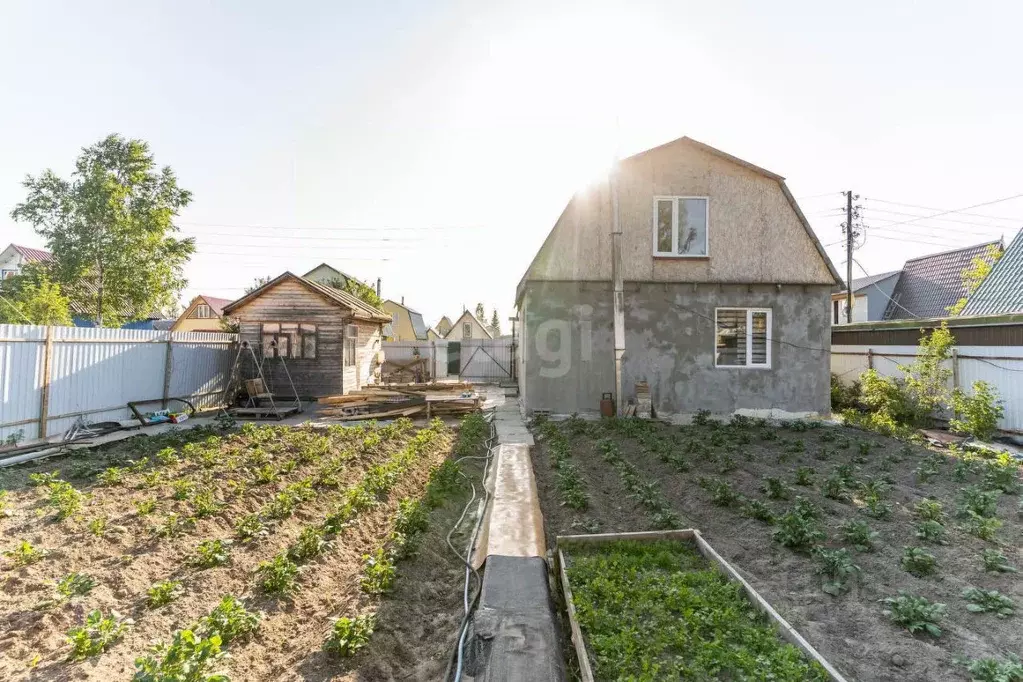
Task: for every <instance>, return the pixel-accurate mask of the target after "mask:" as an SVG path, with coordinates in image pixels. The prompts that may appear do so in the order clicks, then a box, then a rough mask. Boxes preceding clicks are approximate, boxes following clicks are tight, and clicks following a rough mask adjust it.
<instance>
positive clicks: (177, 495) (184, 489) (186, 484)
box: [171, 478, 195, 500]
mask: <svg viewBox="0 0 1023 682" xmlns="http://www.w3.org/2000/svg"><path fill="white" fill-rule="evenodd" d="M194 490H195V483H194V482H192V481H190V480H188V479H187V478H178V479H175V480H173V481H171V497H173V498H174V499H175V500H187V499H188V498H189V496H190V495H191V494H192V491H194Z"/></svg>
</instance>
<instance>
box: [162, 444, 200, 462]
mask: <svg viewBox="0 0 1023 682" xmlns="http://www.w3.org/2000/svg"><path fill="white" fill-rule="evenodd" d="M185 447H186V448H188V451H189V452H192V451H193V449H194V444H193V443H189V444H188V445H187V446H185ZM156 461H157V462H159V463H160V464H163V465H164V466H170V465H171V464H176V463H177V461H178V453H177V451H176V450H175V449H174V448H163V449H162V450H160V451H159V452H157V453H156Z"/></svg>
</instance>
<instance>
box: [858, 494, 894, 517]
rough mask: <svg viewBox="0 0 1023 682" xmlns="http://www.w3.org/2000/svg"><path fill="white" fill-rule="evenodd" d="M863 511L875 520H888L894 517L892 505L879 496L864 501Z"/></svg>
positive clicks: (872, 496)
mask: <svg viewBox="0 0 1023 682" xmlns="http://www.w3.org/2000/svg"><path fill="white" fill-rule="evenodd" d="M863 511H864V513H866V514H867V515H868V516H872V517H874V518H875V519H888V518H891V515H892V505H890V504H889V503H887V502H885V501H884V500H882V499H881V498H880V497H878V496H877V495H871V496H869V497H867V498H866V499H865V500H864V501H863Z"/></svg>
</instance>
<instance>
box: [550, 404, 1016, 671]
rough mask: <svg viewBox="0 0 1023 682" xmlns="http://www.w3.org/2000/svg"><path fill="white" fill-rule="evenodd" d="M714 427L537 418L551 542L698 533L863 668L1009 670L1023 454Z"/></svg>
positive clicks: (846, 433) (853, 435)
mask: <svg viewBox="0 0 1023 682" xmlns="http://www.w3.org/2000/svg"><path fill="white" fill-rule="evenodd" d="M700 421H701V422H702V423H698V424H694V425H691V426H683V427H680V426H671V425H667V424H662V423H658V422H652V421H642V420H636V419H624V420H606V421H602V422H587V421H583V420H579V419H570V420H567V421H565V422H560V423H541V424H538V425H537V428H535V429H534V432H535V434H536V437H537V442H538V445H537V448H536V450H535V451H534V457H533V465H534V469H535V471H536V476H537V486H538V491H539V495H540V503H541V507H542V510H543V513H544V518H545V522H546V532H547V536H548V543H549V544H551V543H552V542H553V541H554V539H555V538H556V536H558V535H568V534H582V533H615V532H630V531H645V530H657V529H673V528H690V527H691V528H696V529H699V530H700V532H701V533H702V535H703V537H704V538H705V539H706V540H707V541H708V542H709V543H710V544H711V545H712V546H713V547H714V548H715V550H717V552H718V553H719V554H720V555H721V556H722V557H723V558H724V559H725V560H726V561H728V562H729V563H730V564H731V565H732V566H733V567H734V568H735V569H736V570H737V571H738V572H739V573H740V574H741V575H742V577H743V578H744V579H745V580H746V581H747V582H749V583H750V584H751V585H752V586H753V587H754V588H755V590H756V591H757V592H758V593H759V594H760V595H761V596H763V597H764V599H766V600H767V601H768V602H769V603H770V604H771V605H772V606H773V607H774V608H775V609H776V610H777V611H778V612H779V613H780V614H781V615H782V616H783V617H784V618H785V620H787V621H788V622H789V623H791V624H792V626H793V627H795V628H796V629H797V630H798V631H799V632H800V633H801V634H802V635H803V636H804V637H805V638H806V640H807V641H808V642H809V643H810V644H811V645H812V646H813V647H814V648H815V649H816V650H817V651H818V652H820V654H821V655H822V656H823V657H824V658H825V659H826V660H827V661H829V662H830V663H831V664H832V665H834V666H835V668H836V669H837V670H838V671H839V672H840V673H841V674H842V675H844V676H845V677H846V678H848V679H860V680H899V681H909V680H920V681H923V680H968V679H971V673H970V672H969V669H968V664H969V661H974V668H973V669H974V670H975V671H978V670H980V667H979V666H980V665H981V664H979V663H976V662H977V661H989V662H988V663H985V664H983V665H988V666H994V665H999V666H1001V668H1002V670H1003V671H1005V670H1011V660H1010V659H1009V655H1010V654H1013V653H1018V652H1020V651H1023V630H1021V628H1019V627H1018V625H1017V623H1016V618H1017V616H1014V615H1009V613H1008V612H1007V611H1006V609H1005V608H1004V607H1005V606H1006V602H1005V601H1002V598H1004V599H1005V600H1008V603H1009V604H1014V605H1018V604H1020V603H1021V602H1023V584H1021V582H1020V579H1019V575H1018V574H1017V573H1015V572H1013V571H1012V569H1014V568H1016V567H1021V568H1023V553H1021V543H1020V539H1021V530H1023V524H1021V517H1020V513H1019V497H1018V489H1019V469H1018V463H1016V462H1013V461H1011V460H1008V459H1007V458H1003V459H1001V460H985V459H979V458H977V457H976V456H972V455H969V454H968V453H965V452H961V451H959V450H954V449H953V450H951V451H949V450H941V451H937V450H934V449H931V448H928V447H925V446H922V445H918V444H912V443H904V442H901V441H897V440H894V439H891V438H886V437H883V436H879V435H876V434H873V433H868V432H864V431H859V430H855V429H851V428H842V427H830V426H822V425H819V424H812V423H800V422H796V423H793V424H792V425H789V426H778V425H770V424H767V423H766V422H761V421H756V420H748V419H737V420H735V422H733V423H731V424H719V423H716V422H713V421H707V420H703V419H701V420H700ZM971 512H972V513H971ZM906 548H909V549H910V551H908V552H907V549H906ZM931 557H933V559H932V558H931ZM971 588H979V589H980V590H983V591H985V593H987V594H988V596H987V597H981V596H979V595H978V593H977V592H970V593H969V594H970V595H971V596H972V599H971V598H970V597H967V596H964V593H965V592H966V591H967V590H970V589H971ZM992 591H997V595H995V596H992V595H991V594H990V593H991V592H992ZM900 592H905V593H906V596H905V597H903V598H901V599H900ZM916 597H919V598H922V599H924V600H926V602H924V601H919V600H916V599H912V598H916ZM888 599H892V600H893V601H890V602H884V601H883V600H888ZM935 604H943V605H944V607H943V608H942V607H936V606H934V605H935ZM999 605H1001V607H1002V609H1001V610H1002V615H1003V616H1005V617H999V615H998V609H999ZM979 608H993V609H995V610H993V611H978V610H977V609H979ZM971 609H972V610H971ZM928 625H931V626H935V627H936V628H937V630H938V631H939V632H934V630H933V628H929V627H927V626H928ZM907 626H910V627H913V628H914V629H915V632H910V630H909V629H907ZM929 630H930V632H929ZM935 635H937V636H935ZM990 661H994V662H995V663H991V662H990ZM979 675H981V673H979V672H975V673H973V676H976V677H977V679H996V678H994V677H990V678H985V677H982V676H979ZM1005 679H1014V678H1011V677H1006V678H1005Z"/></svg>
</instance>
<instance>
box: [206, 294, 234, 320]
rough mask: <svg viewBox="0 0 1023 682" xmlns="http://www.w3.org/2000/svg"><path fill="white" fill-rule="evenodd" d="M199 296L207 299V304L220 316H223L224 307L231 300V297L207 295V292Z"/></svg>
mask: <svg viewBox="0 0 1023 682" xmlns="http://www.w3.org/2000/svg"><path fill="white" fill-rule="evenodd" d="M199 296H200V298H202V300H204V301H206V305H208V306H209V307H210V309H211V310H212V311H213V312H215V313H216V314H217V315H218V316H219V317H223V315H224V307H225V306H227V304H228V303H230V302H231V299H229V298H217V297H215V296H207V295H205V294H200V295H199Z"/></svg>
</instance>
